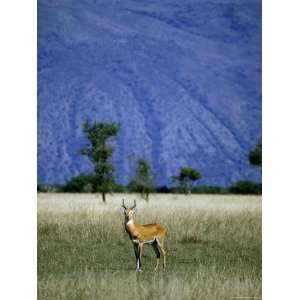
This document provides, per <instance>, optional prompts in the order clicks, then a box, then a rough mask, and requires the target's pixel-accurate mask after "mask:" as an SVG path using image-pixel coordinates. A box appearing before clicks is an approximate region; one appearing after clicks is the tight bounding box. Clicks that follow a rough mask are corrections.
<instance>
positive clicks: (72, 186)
mask: <svg viewBox="0 0 300 300" xmlns="http://www.w3.org/2000/svg"><path fill="white" fill-rule="evenodd" d="M93 180H94V176H93V175H84V174H80V175H78V176H76V177H73V178H71V179H70V180H69V181H68V182H67V183H66V184H65V185H64V186H63V187H62V191H63V192H66V193H90V192H92V190H93V185H92V183H93Z"/></svg>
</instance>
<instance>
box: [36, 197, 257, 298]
mask: <svg viewBox="0 0 300 300" xmlns="http://www.w3.org/2000/svg"><path fill="white" fill-rule="evenodd" d="M125 197H126V199H127V201H128V202H130V201H132V199H133V197H134V195H125ZM121 199H122V195H114V196H111V197H108V204H106V205H104V204H102V203H101V201H100V200H99V199H97V198H96V197H95V196H94V195H87V194H86V195H72V194H69V195H66V194H60V195H59V194H50V195H49V194H48V195H43V194H40V195H39V198H38V298H39V299H206V300H207V299H234V298H235V297H249V299H251V298H252V299H256V298H260V297H261V199H260V197H258V196H230V195H226V196H225V195H223V196H218V195H210V196H207V195H191V196H188V197H185V196H179V195H155V196H153V197H152V198H150V203H149V204H145V203H144V202H142V201H138V204H137V210H138V211H137V216H136V220H135V221H136V222H138V223H148V222H149V223H150V222H159V223H161V224H163V225H164V226H165V227H166V228H167V237H166V250H167V269H166V271H165V272H164V271H163V270H162V266H160V269H159V271H158V272H154V266H155V260H156V259H155V255H154V252H153V250H152V248H151V247H149V246H145V247H144V252H143V257H142V263H143V271H142V272H140V273H136V272H135V258H134V252H133V247H132V244H131V242H130V241H129V239H128V236H127V234H126V233H125V230H124V225H123V215H122V213H121V209H120V204H121ZM128 199H130V200H128ZM235 299H237V298H235Z"/></svg>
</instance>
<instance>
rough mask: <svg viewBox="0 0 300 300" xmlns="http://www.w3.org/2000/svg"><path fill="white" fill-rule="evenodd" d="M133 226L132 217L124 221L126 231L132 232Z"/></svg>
mask: <svg viewBox="0 0 300 300" xmlns="http://www.w3.org/2000/svg"><path fill="white" fill-rule="evenodd" d="M134 227H135V224H134V222H133V220H132V219H131V220H129V221H127V222H125V228H126V230H127V231H128V232H130V233H132V232H133V231H134Z"/></svg>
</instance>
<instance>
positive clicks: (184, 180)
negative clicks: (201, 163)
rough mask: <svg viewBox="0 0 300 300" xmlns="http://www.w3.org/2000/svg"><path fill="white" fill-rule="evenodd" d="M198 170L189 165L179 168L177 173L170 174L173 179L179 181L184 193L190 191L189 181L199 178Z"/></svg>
mask: <svg viewBox="0 0 300 300" xmlns="http://www.w3.org/2000/svg"><path fill="white" fill-rule="evenodd" d="M201 177H202V176H201V174H200V172H198V171H197V170H195V169H193V168H190V167H183V168H181V169H180V173H179V175H178V176H177V175H174V176H172V177H171V178H172V180H173V181H178V182H179V187H180V189H181V191H182V192H183V193H184V194H186V195H187V194H190V193H191V182H194V181H197V180H199V179H200V178H201Z"/></svg>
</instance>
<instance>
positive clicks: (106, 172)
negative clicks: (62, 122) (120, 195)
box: [81, 121, 120, 202]
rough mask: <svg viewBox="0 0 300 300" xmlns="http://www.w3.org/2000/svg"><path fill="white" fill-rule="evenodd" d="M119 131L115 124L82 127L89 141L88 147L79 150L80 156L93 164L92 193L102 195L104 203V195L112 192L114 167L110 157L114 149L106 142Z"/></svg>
mask: <svg viewBox="0 0 300 300" xmlns="http://www.w3.org/2000/svg"><path fill="white" fill-rule="evenodd" d="M119 130H120V126H119V125H118V124H116V123H105V122H103V123H96V122H93V123H89V122H88V121H86V122H85V123H84V125H83V132H84V134H85V135H86V137H87V139H88V140H89V145H87V146H86V147H85V148H83V149H82V150H81V154H82V155H85V156H87V157H88V158H89V159H90V161H91V162H92V163H93V164H94V174H93V180H92V189H93V192H96V193H97V192H100V193H101V194H102V200H103V202H106V193H108V192H110V191H112V188H113V185H114V177H113V173H114V166H113V164H112V163H111V157H112V154H113V151H114V148H113V147H112V146H111V145H110V144H109V143H108V141H109V140H110V139H111V138H113V137H115V136H116V135H117V134H118V132H119Z"/></svg>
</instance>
